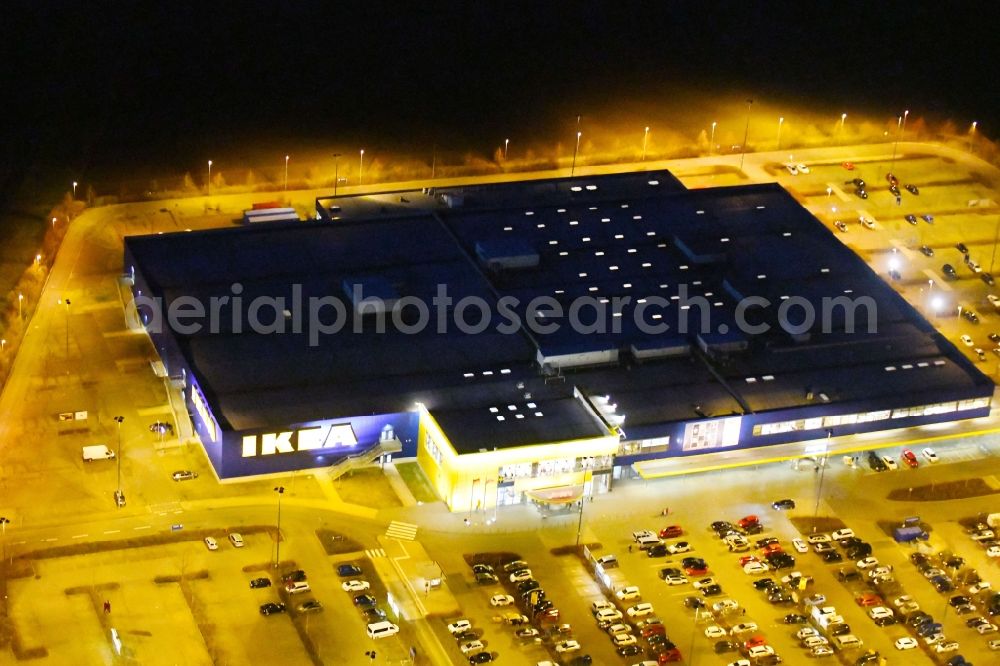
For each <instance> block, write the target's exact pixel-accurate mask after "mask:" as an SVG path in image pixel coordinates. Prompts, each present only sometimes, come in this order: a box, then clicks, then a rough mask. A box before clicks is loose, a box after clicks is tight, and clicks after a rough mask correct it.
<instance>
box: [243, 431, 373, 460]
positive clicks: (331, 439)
mask: <svg viewBox="0 0 1000 666" xmlns="http://www.w3.org/2000/svg"><path fill="white" fill-rule="evenodd" d="M357 443H358V438H357V436H356V435H355V434H354V428H353V427H352V426H351V424H350V423H338V424H334V425H331V426H318V427H315V428H301V429H299V430H288V431H285V432H275V433H267V434H264V435H246V436H244V437H243V457H244V458H253V457H255V456H259V455H260V456H270V455H274V454H275V453H294V452H296V451H317V450H323V449H339V448H345V447H354V446H357Z"/></svg>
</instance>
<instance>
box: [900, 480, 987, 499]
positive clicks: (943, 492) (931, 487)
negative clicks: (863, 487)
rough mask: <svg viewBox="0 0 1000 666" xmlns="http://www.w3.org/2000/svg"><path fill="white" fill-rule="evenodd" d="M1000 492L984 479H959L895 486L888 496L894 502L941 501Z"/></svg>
mask: <svg viewBox="0 0 1000 666" xmlns="http://www.w3.org/2000/svg"><path fill="white" fill-rule="evenodd" d="M997 493H1000V488H997V487H994V486H993V485H991V484H989V483H987V482H986V481H985V480H984V479H981V478H975V479H959V480H957V481H945V482H943V483H931V484H928V485H924V486H913V487H911V488H894V489H893V490H891V491H890V492H889V494H888V495H887V496H886V497H887V499H889V500H891V501H894V502H939V501H942V500H954V499H968V498H970V497H984V496H986V495H995V494H997Z"/></svg>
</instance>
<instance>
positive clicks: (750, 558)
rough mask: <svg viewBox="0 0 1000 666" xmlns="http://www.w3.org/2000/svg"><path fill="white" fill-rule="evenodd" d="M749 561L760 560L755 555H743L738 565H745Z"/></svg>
mask: <svg viewBox="0 0 1000 666" xmlns="http://www.w3.org/2000/svg"><path fill="white" fill-rule="evenodd" d="M750 562H760V560H759V559H757V556H756V555H744V556H743V557H741V558H740V566H741V567H745V566H746V565H747V564H749V563H750Z"/></svg>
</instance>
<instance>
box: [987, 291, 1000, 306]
mask: <svg viewBox="0 0 1000 666" xmlns="http://www.w3.org/2000/svg"><path fill="white" fill-rule="evenodd" d="M986 299H987V300H988V301H989V302H990V303H991V304H992V305H993V307H995V308H997V309H1000V298H997V297H996V296H994V295H993V294H987V295H986Z"/></svg>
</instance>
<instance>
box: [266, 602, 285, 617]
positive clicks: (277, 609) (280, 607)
mask: <svg viewBox="0 0 1000 666" xmlns="http://www.w3.org/2000/svg"><path fill="white" fill-rule="evenodd" d="M284 612H285V604H276V603H274V602H273V601H269V602H267V603H266V604H261V607H260V614H261V615H274V614H275V613H284Z"/></svg>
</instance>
